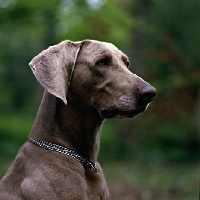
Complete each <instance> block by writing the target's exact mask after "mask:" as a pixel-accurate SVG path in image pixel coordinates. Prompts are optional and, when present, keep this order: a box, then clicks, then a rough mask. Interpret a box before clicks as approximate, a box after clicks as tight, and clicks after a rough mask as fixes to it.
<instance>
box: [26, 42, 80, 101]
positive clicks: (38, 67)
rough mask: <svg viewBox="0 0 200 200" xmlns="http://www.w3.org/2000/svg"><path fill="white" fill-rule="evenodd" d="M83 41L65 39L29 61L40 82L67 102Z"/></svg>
mask: <svg viewBox="0 0 200 200" xmlns="http://www.w3.org/2000/svg"><path fill="white" fill-rule="evenodd" d="M81 46H82V42H71V41H69V40H66V41H63V42H61V43H60V44H58V45H55V46H51V47H49V48H48V49H46V50H44V51H42V52H41V53H40V54H39V55H37V56H36V57H34V58H33V59H32V61H31V62H30V63H29V65H30V67H31V69H32V71H33V73H34V75H35V77H36V79H37V80H38V82H39V83H40V84H41V85H42V86H43V87H44V89H45V90H47V91H48V92H49V93H51V94H53V95H54V96H56V97H58V98H60V99H62V100H63V102H64V103H65V104H67V99H66V96H67V91H68V86H69V84H68V82H69V81H70V79H71V74H72V72H73V67H74V66H75V63H76V59H77V56H78V53H79V51H80V49H81Z"/></svg>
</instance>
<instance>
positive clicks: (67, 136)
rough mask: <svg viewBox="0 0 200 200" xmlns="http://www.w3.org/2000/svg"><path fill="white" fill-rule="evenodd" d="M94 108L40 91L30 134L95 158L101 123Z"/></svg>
mask: <svg viewBox="0 0 200 200" xmlns="http://www.w3.org/2000/svg"><path fill="white" fill-rule="evenodd" d="M103 121H104V120H103V119H102V118H101V117H100V115H99V113H98V111H97V110H96V109H95V108H92V107H87V106H85V105H81V104H76V103H72V102H70V100H68V104H67V105H65V104H64V103H63V102H62V100H60V99H58V98H56V97H55V96H53V95H51V94H50V93H48V92H46V91H45V92H44V95H43V99H42V102H41V105H40V107H39V110H38V113H37V116H36V119H35V122H34V125H33V128H32V131H31V133H30V137H32V138H34V139H36V140H45V141H48V142H51V143H56V144H59V145H62V146H64V147H67V148H69V149H72V150H74V151H76V152H78V153H79V154H81V155H82V156H84V157H86V158H87V159H88V160H90V161H92V162H96V161H97V156H98V152H99V144H100V129H101V126H102V124H103Z"/></svg>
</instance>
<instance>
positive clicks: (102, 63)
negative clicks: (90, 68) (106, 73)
mask: <svg viewBox="0 0 200 200" xmlns="http://www.w3.org/2000/svg"><path fill="white" fill-rule="evenodd" d="M109 63H110V59H109V58H107V57H106V58H102V59H100V60H99V61H97V62H96V65H99V66H106V65H109Z"/></svg>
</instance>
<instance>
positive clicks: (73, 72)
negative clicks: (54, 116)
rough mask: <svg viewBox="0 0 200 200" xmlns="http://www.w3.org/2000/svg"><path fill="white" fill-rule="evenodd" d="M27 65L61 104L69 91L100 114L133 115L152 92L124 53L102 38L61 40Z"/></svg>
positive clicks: (149, 99) (154, 91)
mask: <svg viewBox="0 0 200 200" xmlns="http://www.w3.org/2000/svg"><path fill="white" fill-rule="evenodd" d="M30 66H31V69H32V71H33V73H34V74H35V76H36V78H37V80H38V81H39V82H40V84H41V85H42V86H43V87H44V88H45V89H46V90H47V91H48V92H50V93H51V94H53V95H55V96H56V97H58V98H60V99H62V101H63V102H64V103H65V104H67V100H66V98H67V93H68V92H69V93H71V95H72V96H74V101H76V102H78V103H83V104H84V105H86V106H92V107H94V108H96V110H97V111H98V112H99V114H100V116H101V117H102V118H112V117H118V118H123V117H134V116H135V115H137V114H139V113H141V112H142V111H144V110H146V108H147V107H148V105H149V103H150V102H151V101H152V99H153V97H154V96H155V95H156V90H155V88H154V87H152V86H151V85H150V84H149V83H147V82H146V81H144V80H143V79H142V78H140V77H138V76H137V75H136V74H133V73H132V72H130V70H129V69H128V68H129V60H128V57H127V56H126V55H125V54H124V53H123V52H121V51H120V50H119V49H118V48H117V47H115V46H114V45H113V44H110V43H106V42H99V41H95V40H84V41H82V42H71V41H64V42H62V43H60V44H58V45H55V46H52V47H49V48H48V49H47V50H44V51H43V52H41V53H40V54H39V55H38V56H36V57H35V58H33V60H32V61H31V63H30Z"/></svg>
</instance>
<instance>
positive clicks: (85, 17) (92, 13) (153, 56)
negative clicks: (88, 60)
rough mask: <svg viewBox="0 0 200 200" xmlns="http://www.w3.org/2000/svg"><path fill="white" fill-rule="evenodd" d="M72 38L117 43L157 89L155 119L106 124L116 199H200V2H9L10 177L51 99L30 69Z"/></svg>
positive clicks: (1, 63)
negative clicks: (46, 100)
mask: <svg viewBox="0 0 200 200" xmlns="http://www.w3.org/2000/svg"><path fill="white" fill-rule="evenodd" d="M66 39H69V40H72V41H79V40H83V39H96V40H100V41H107V42H111V43H113V44H115V45H116V46H117V47H118V48H119V49H121V50H122V51H123V52H125V53H126V54H127V55H128V56H129V58H130V61H131V68H130V69H131V71H133V72H134V73H136V74H137V75H139V76H141V77H142V78H143V79H145V80H146V81H148V82H149V83H151V84H152V85H153V86H154V87H156V89H157V96H156V97H155V99H154V100H153V102H152V104H151V105H150V107H149V108H148V110H147V111H146V112H145V113H143V114H141V115H139V116H137V117H135V118H133V119H124V120H117V119H112V120H108V121H106V122H105V124H104V127H103V129H102V135H101V150H100V155H99V161H100V162H101V164H102V167H103V169H104V172H105V175H106V178H107V181H108V185H109V188H110V192H111V199H113V200H118V199H119V200H168V199H169V200H195V199H197V198H198V194H199V193H198V190H199V185H198V179H199V177H198V167H199V161H200V152H199V147H200V141H199V131H200V120H199V119H200V89H199V80H200V1H199V0H167V1H166V0H49V1H44V0H28V1H26V0H0V177H2V176H3V175H4V173H5V171H6V170H7V169H8V167H9V165H10V163H11V162H12V160H13V159H14V157H15V155H16V153H17V151H18V149H19V148H20V146H21V145H22V144H23V143H24V142H25V141H26V140H27V137H28V134H29V132H30V130H31V127H32V124H33V121H34V118H35V115H36V112H37V108H38V106H39V103H40V100H41V97H42V93H43V89H42V87H41V86H40V85H39V83H37V81H36V79H35V78H34V76H33V74H32V72H31V70H30V68H29V66H28V63H29V62H30V60H31V59H32V58H33V57H34V56H36V55H37V54H38V53H40V52H41V51H42V50H44V49H46V48H47V47H48V46H50V45H54V44H57V43H59V42H61V41H62V40H66Z"/></svg>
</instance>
